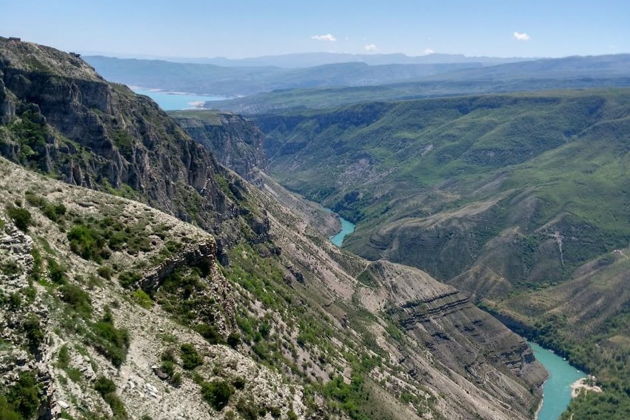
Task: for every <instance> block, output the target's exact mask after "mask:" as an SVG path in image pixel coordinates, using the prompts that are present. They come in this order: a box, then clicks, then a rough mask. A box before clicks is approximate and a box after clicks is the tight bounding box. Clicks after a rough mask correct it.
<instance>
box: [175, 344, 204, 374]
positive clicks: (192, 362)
mask: <svg viewBox="0 0 630 420" xmlns="http://www.w3.org/2000/svg"><path fill="white" fill-rule="evenodd" d="M180 357H181V359H182V367H183V368H184V369H186V370H193V369H195V368H196V367H198V366H201V365H202V364H203V357H201V355H200V354H199V353H197V350H196V349H195V346H193V345H192V344H188V343H187V344H182V346H181V347H180Z"/></svg>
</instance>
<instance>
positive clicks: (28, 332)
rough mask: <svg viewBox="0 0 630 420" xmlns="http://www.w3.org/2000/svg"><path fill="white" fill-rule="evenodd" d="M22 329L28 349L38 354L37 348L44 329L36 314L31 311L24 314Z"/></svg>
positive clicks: (41, 340) (42, 339) (41, 339)
mask: <svg viewBox="0 0 630 420" xmlns="http://www.w3.org/2000/svg"><path fill="white" fill-rule="evenodd" d="M22 329H23V330H24V334H25V336H26V340H27V343H28V349H29V351H30V352H31V353H32V354H35V355H37V354H39V348H40V346H41V344H42V343H43V342H44V337H45V336H44V330H43V329H42V326H41V323H40V322H39V318H38V317H37V315H35V314H33V313H31V314H28V315H27V316H26V319H24V321H23V322H22Z"/></svg>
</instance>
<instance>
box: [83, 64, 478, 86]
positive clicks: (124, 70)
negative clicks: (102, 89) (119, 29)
mask: <svg viewBox="0 0 630 420" xmlns="http://www.w3.org/2000/svg"><path fill="white" fill-rule="evenodd" d="M85 61H87V62H88V63H89V64H91V65H92V66H94V67H95V68H96V70H97V71H98V72H99V73H100V74H102V75H103V76H104V77H106V78H108V79H110V80H114V81H116V82H121V83H125V84H128V85H136V86H141V87H145V88H158V89H163V90H167V91H180V92H190V93H199V94H212V95H223V96H242V95H251V94H255V93H260V92H269V91H272V90H277V89H295V88H315V87H331V86H336V87H342V86H369V85H380V84H385V83H395V82H405V81H412V80H419V79H422V78H424V77H427V76H432V75H436V74H440V73H447V72H452V71H457V70H463V69H471V68H479V67H482V66H483V63H480V62H467V63H425V64H383V65H368V64H366V63H362V62H351V63H336V64H325V65H320V66H315V67H305V68H295V69H287V68H281V67H271V66H258V67H224V66H217V65H214V64H194V63H173V62H169V61H162V60H138V59H124V58H111V57H102V56H88V57H85Z"/></svg>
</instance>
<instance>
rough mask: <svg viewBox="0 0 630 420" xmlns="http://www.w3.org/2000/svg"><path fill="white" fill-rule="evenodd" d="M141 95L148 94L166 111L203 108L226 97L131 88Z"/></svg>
mask: <svg viewBox="0 0 630 420" xmlns="http://www.w3.org/2000/svg"><path fill="white" fill-rule="evenodd" d="M131 89H132V90H133V91H134V92H136V93H138V94H140V95H146V96H148V97H150V98H151V99H153V100H154V101H155V102H157V104H158V105H159V106H160V108H162V109H163V110H164V111H179V110H181V109H197V108H203V104H204V103H205V102H208V101H220V100H223V99H226V98H225V97H223V96H208V95H193V94H191V93H179V92H164V91H161V90H156V89H144V88H138V87H132V88H131Z"/></svg>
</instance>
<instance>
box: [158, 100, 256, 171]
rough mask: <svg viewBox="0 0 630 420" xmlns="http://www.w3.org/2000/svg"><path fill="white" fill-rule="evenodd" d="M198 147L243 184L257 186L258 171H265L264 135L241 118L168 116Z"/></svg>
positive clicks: (212, 113)
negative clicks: (254, 184)
mask: <svg viewBox="0 0 630 420" xmlns="http://www.w3.org/2000/svg"><path fill="white" fill-rule="evenodd" d="M169 115H171V116H172V117H173V118H174V119H175V121H177V123H178V124H179V125H180V126H181V127H182V128H183V129H184V130H185V131H186V132H187V133H188V134H189V135H190V137H191V138H192V139H193V140H195V141H196V142H197V143H199V144H201V145H203V146H205V147H206V148H207V149H208V150H210V151H211V152H212V154H213V155H214V156H215V158H216V159H217V160H218V161H219V163H221V164H222V165H224V166H226V167H228V168H230V169H232V170H233V171H235V172H236V173H237V174H239V175H240V176H242V177H243V178H245V179H246V180H248V181H250V182H254V183H260V179H259V174H258V171H257V170H265V169H266V166H267V160H266V158H265V154H264V151H263V138H264V136H263V134H262V132H261V131H260V130H259V129H258V127H256V126H255V125H254V124H253V123H251V122H250V121H247V120H246V119H245V118H243V117H242V116H240V115H236V114H231V113H227V112H219V111H175V112H170V113H169Z"/></svg>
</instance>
